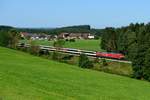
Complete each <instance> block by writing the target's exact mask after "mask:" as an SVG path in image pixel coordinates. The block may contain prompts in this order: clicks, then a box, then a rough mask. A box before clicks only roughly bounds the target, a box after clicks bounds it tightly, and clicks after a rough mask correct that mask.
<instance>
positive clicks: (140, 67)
mask: <svg viewBox="0 0 150 100" xmlns="http://www.w3.org/2000/svg"><path fill="white" fill-rule="evenodd" d="M101 47H102V49H105V50H107V51H108V52H119V53H123V54H125V55H126V59H128V60H130V61H132V66H133V71H134V73H133V77H135V78H137V79H145V80H148V81H150V23H148V24H144V23H136V24H133V23H131V24H130V25H129V26H126V27H121V28H113V27H109V28H105V29H104V33H103V34H102V42H101Z"/></svg>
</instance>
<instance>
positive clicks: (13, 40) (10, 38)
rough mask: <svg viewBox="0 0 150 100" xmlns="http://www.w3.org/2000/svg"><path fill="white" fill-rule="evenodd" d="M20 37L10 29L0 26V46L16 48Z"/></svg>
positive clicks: (15, 31)
mask: <svg viewBox="0 0 150 100" xmlns="http://www.w3.org/2000/svg"><path fill="white" fill-rule="evenodd" d="M19 38H20V35H19V33H18V32H17V30H15V29H14V28H12V27H9V26H0V46H4V47H10V48H16V46H17V43H18V41H19Z"/></svg>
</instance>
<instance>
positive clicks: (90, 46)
mask: <svg viewBox="0 0 150 100" xmlns="http://www.w3.org/2000/svg"><path fill="white" fill-rule="evenodd" d="M53 42H54V41H47V40H34V43H36V44H38V45H50V46H52V45H53ZM64 47H66V48H76V49H83V50H92V51H104V50H102V49H101V48H100V40H76V41H75V42H65V45H64Z"/></svg>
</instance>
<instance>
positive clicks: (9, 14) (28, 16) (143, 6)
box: [0, 0, 150, 28]
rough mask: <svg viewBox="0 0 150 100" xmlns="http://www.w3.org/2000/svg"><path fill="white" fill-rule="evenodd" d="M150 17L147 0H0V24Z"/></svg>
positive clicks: (110, 22) (105, 23) (120, 22)
mask: <svg viewBox="0 0 150 100" xmlns="http://www.w3.org/2000/svg"><path fill="white" fill-rule="evenodd" d="M149 21H150V0H0V25H9V26H14V27H32V28H39V27H40V28H44V27H45V28H54V27H64V26H72V25H87V24H88V25H91V26H92V27H93V28H104V27H121V26H127V25H129V24H130V23H131V22H132V23H136V22H139V23H141V22H144V23H148V22H149Z"/></svg>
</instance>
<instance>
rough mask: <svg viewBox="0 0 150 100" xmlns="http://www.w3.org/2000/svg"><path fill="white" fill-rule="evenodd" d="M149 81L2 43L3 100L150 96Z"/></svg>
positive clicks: (134, 98) (133, 99) (0, 94)
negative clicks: (40, 56)
mask: <svg viewBox="0 0 150 100" xmlns="http://www.w3.org/2000/svg"><path fill="white" fill-rule="evenodd" d="M149 92H150V83H149V82H145V81H139V80H135V79H131V78H127V77H122V76H117V75H112V74H106V73H103V72H98V71H93V70H87V69H81V68H78V67H77V66H71V65H67V64H63V63H58V62H54V61H49V60H47V59H42V58H39V57H35V56H32V55H29V54H26V53H23V52H19V51H15V50H11V49H7V48H2V47H0V99H2V100H62V99H63V100H149V98H150V95H149Z"/></svg>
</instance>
